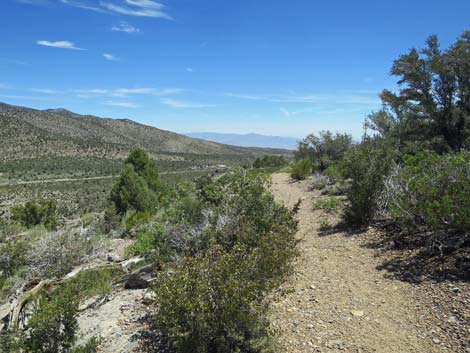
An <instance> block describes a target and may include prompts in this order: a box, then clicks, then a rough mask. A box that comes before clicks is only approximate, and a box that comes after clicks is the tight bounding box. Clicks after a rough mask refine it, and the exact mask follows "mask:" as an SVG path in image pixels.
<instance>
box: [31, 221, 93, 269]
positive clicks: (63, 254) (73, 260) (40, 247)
mask: <svg viewBox="0 0 470 353" xmlns="http://www.w3.org/2000/svg"><path fill="white" fill-rule="evenodd" d="M100 243H101V236H100V235H94V236H90V237H87V236H83V235H80V234H79V233H76V232H73V231H71V230H64V231H59V232H51V233H48V234H47V235H45V236H43V237H41V238H39V239H37V240H35V241H34V242H33V243H32V244H31V246H30V249H29V251H28V255H27V256H28V264H29V267H30V269H31V272H32V273H33V274H35V275H38V276H40V277H43V276H47V277H52V276H60V275H63V274H66V273H67V272H69V271H70V270H72V269H73V267H74V266H77V265H79V264H81V263H82V262H83V261H85V260H86V259H88V258H89V257H91V256H92V255H93V253H94V252H95V250H96V248H98V247H99V246H100Z"/></svg>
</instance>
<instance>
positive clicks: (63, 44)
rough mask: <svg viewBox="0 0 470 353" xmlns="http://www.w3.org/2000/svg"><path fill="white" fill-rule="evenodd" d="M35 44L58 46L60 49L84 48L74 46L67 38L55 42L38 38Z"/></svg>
mask: <svg viewBox="0 0 470 353" xmlns="http://www.w3.org/2000/svg"><path fill="white" fill-rule="evenodd" d="M36 44H37V45H42V46H45V47H53V48H60V49H71V50H86V49H83V48H79V47H76V46H75V44H74V43H73V42H69V41H67V40H60V41H57V42H50V41H48V40H38V41H37V42H36Z"/></svg>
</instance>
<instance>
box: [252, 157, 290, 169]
mask: <svg viewBox="0 0 470 353" xmlns="http://www.w3.org/2000/svg"><path fill="white" fill-rule="evenodd" d="M286 164H287V160H286V158H285V157H283V156H264V157H259V158H256V160H255V162H254V163H253V168H256V169H259V168H280V167H283V166H285V165H286Z"/></svg>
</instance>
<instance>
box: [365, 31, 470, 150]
mask: <svg viewBox="0 0 470 353" xmlns="http://www.w3.org/2000/svg"><path fill="white" fill-rule="evenodd" d="M469 62H470V31H467V32H465V33H463V34H462V35H461V36H460V37H459V38H458V39H457V41H456V42H455V43H454V44H453V45H451V46H450V47H449V48H448V49H446V50H442V49H441V48H440V46H439V42H438V38H437V36H431V37H429V38H428V40H427V41H426V46H425V48H424V49H422V50H417V49H415V48H412V49H410V51H409V52H408V53H407V54H404V55H401V56H400V57H399V58H398V59H397V60H395V62H394V63H393V66H392V70H391V72H392V74H393V75H395V76H398V77H399V81H398V84H399V85H400V86H401V89H400V91H399V93H398V94H395V93H392V92H391V91H388V90H384V91H383V92H382V94H381V98H382V102H383V105H384V108H383V109H382V110H381V111H379V112H377V113H374V114H372V115H371V116H370V117H369V119H368V121H367V126H368V127H370V128H371V129H372V130H374V131H375V132H376V133H377V134H379V135H380V136H382V137H386V138H388V139H390V140H391V141H393V142H394V144H395V146H397V147H398V148H399V149H400V150H401V151H403V152H411V153H416V152H419V151H420V150H423V149H432V150H434V151H437V152H440V153H442V152H446V151H449V150H453V151H459V150H460V149H461V148H468V147H469V142H470V141H469V137H470V130H469V129H468V127H469V124H470V100H469V99H468V97H469V93H468V92H470V82H469V80H468V77H469V75H470V68H469V65H468V63H469Z"/></svg>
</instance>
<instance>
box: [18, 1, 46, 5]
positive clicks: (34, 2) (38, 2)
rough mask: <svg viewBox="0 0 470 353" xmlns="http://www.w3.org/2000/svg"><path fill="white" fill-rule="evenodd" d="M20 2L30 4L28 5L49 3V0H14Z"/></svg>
mask: <svg viewBox="0 0 470 353" xmlns="http://www.w3.org/2000/svg"><path fill="white" fill-rule="evenodd" d="M16 2H19V3H21V4H30V5H46V4H49V3H50V2H49V0H16Z"/></svg>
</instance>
